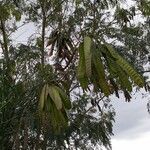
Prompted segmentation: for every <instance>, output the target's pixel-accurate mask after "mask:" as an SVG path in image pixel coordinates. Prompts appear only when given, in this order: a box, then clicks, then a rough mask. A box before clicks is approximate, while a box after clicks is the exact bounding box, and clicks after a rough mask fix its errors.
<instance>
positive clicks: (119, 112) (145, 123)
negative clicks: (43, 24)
mask: <svg viewBox="0 0 150 150" xmlns="http://www.w3.org/2000/svg"><path fill="white" fill-rule="evenodd" d="M33 30H34V26H33V24H28V25H27V26H24V28H21V29H20V30H19V34H17V35H13V38H14V39H15V42H17V43H18V42H22V43H26V41H27V38H28V36H29V33H33ZM148 66H149V67H150V64H148V65H147V67H148ZM147 75H148V76H149V77H150V74H147ZM134 91H135V90H134ZM132 97H133V98H132V100H131V102H129V103H128V102H125V99H124V98H123V96H121V98H119V99H118V98H116V97H115V96H112V97H111V100H112V104H113V107H114V108H115V111H116V117H115V123H114V136H113V137H112V150H150V114H149V113H148V112H147V102H148V101H149V100H150V94H149V93H146V92H145V91H144V90H141V91H137V92H136V94H135V92H133V93H132Z"/></svg>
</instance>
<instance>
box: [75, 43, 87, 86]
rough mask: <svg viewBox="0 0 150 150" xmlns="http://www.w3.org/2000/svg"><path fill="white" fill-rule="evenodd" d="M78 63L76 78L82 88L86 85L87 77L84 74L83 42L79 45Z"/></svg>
mask: <svg viewBox="0 0 150 150" xmlns="http://www.w3.org/2000/svg"><path fill="white" fill-rule="evenodd" d="M78 50H79V63H78V68H77V78H78V80H79V82H80V85H81V87H82V88H83V89H87V87H88V78H87V76H86V66H85V57H84V47H83V43H81V44H80V46H79V49H78Z"/></svg>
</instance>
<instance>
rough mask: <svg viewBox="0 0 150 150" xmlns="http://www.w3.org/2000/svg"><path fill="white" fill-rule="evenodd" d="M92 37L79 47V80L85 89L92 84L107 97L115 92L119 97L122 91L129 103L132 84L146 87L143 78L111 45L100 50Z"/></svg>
mask: <svg viewBox="0 0 150 150" xmlns="http://www.w3.org/2000/svg"><path fill="white" fill-rule="evenodd" d="M91 45H94V42H92V39H90V37H85V39H84V42H83V43H82V44H81V45H80V47H79V63H78V70H77V73H78V79H79V82H80V85H81V87H82V88H83V89H87V88H88V85H89V84H92V85H93V87H94V91H96V92H99V91H101V92H102V93H104V95H105V96H109V95H110V94H112V93H113V92H115V93H116V95H117V97H119V96H118V90H122V91H123V92H124V95H125V97H126V99H127V101H129V99H130V97H131V96H130V95H129V92H131V91H132V84H133V83H135V84H136V85H137V86H139V87H143V86H144V79H143V77H142V76H141V75H140V74H139V73H138V72H137V71H136V70H135V69H134V68H133V67H132V66H131V65H130V64H129V63H128V62H127V61H126V60H125V59H124V58H122V57H121V56H120V55H119V53H118V52H117V51H115V50H114V49H113V47H112V46H111V45H110V44H107V43H105V44H104V45H102V46H101V48H100V49H97V48H94V47H96V46H91Z"/></svg>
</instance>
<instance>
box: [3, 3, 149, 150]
mask: <svg viewBox="0 0 150 150" xmlns="http://www.w3.org/2000/svg"><path fill="white" fill-rule="evenodd" d="M144 2H145V3H144V4H143V3H142V4H138V3H137V6H139V7H138V8H134V7H131V8H129V9H125V8H122V7H121V4H122V2H121V1H116V0H103V1H91V0H89V1H86V2H82V1H80V0H35V1H20V0H17V1H14V0H5V1H3V2H1V3H0V11H1V12H3V13H2V14H1V15H0V21H1V25H0V36H1V39H0V43H1V49H2V56H1V61H0V71H1V73H0V79H1V80H0V95H1V101H0V115H1V120H0V121H1V123H0V131H1V132H0V133H1V134H0V143H1V148H2V149H46V148H48V147H49V148H50V149H71V148H75V149H78V148H79V149H92V148H93V147H94V146H95V145H98V146H100V147H101V146H105V147H106V148H107V149H110V148H111V143H110V136H111V135H112V134H113V132H112V127H113V121H114V115H115V112H114V110H113V108H112V105H111V103H110V99H109V96H110V95H111V94H115V95H116V96H117V97H119V93H120V91H123V93H124V96H125V98H126V101H128V102H129V101H130V100H131V96H130V93H131V92H132V89H133V87H135V86H138V87H144V86H145V87H146V89H148V88H149V87H148V85H146V83H145V80H144V78H143V77H142V72H143V68H142V67H143V62H145V61H146V62H147V61H148V58H147V57H145V55H146V54H148V49H149V44H148V42H149V41H148V40H145V39H147V38H148V29H143V25H142V24H140V23H139V24H135V23H134V22H133V21H134V17H135V16H136V15H137V12H138V11H139V10H141V12H142V13H143V14H144V15H145V16H148V15H149V14H148V13H149V12H148V9H147V7H149V5H147V4H148V2H146V1H144ZM112 9H113V12H112ZM145 12H146V13H145ZM21 18H22V19H21ZM24 18H25V21H24V22H23V20H24ZM147 18H148V17H147ZM17 22H19V23H22V22H23V24H27V23H29V22H32V23H34V24H35V28H36V29H37V32H36V33H34V34H33V36H32V37H31V38H29V41H28V43H27V44H22V43H18V44H17V45H15V44H14V43H13V41H11V36H10V35H11V33H15V32H16V31H17V30H18V26H17ZM132 22H133V23H132ZM11 23H12V24H11ZM144 25H145V26H146V25H148V24H146V23H145V24H144ZM145 33H146V34H145ZM118 43H119V44H118ZM135 43H139V45H137V44H135ZM143 43H144V44H143ZM137 56H138V57H137ZM139 58H140V60H142V61H140V62H139V61H138V62H137V60H139ZM135 68H136V69H135Z"/></svg>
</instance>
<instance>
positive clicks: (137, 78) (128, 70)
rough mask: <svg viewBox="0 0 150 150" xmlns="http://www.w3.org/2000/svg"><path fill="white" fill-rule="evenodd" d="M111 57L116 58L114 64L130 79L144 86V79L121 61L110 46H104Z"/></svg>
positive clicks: (126, 63) (123, 60)
mask: <svg viewBox="0 0 150 150" xmlns="http://www.w3.org/2000/svg"><path fill="white" fill-rule="evenodd" d="M106 47H107V49H108V50H109V52H110V53H111V55H112V56H113V57H114V58H116V63H117V64H118V65H119V66H120V67H121V68H122V69H123V70H124V71H125V72H126V73H127V74H128V75H129V76H130V77H131V79H132V80H133V81H134V82H135V83H136V84H137V85H138V86H139V87H143V86H144V79H143V78H142V76H141V75H140V74H138V73H137V72H136V71H135V69H134V68H133V67H132V66H131V65H130V64H129V63H128V62H127V61H126V60H125V59H123V58H122V57H121V56H120V55H119V54H118V53H117V52H116V51H115V50H114V49H113V48H112V47H111V46H110V45H108V44H106Z"/></svg>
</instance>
